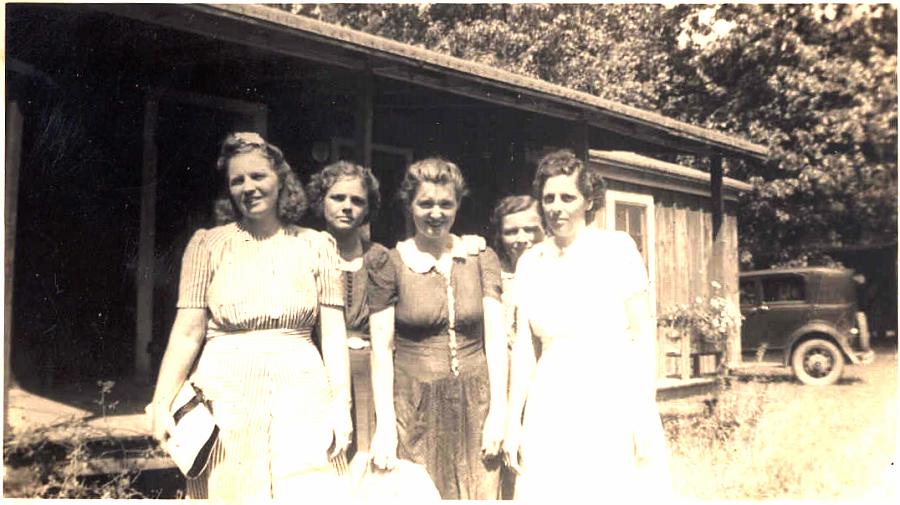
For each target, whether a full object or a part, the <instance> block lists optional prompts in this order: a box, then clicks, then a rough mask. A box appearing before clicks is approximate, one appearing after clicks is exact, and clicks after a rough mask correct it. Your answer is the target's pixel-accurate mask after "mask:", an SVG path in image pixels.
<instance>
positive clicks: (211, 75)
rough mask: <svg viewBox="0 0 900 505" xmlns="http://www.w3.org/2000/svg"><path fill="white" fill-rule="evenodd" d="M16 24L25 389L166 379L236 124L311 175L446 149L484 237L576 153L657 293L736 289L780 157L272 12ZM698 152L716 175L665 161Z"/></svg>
mask: <svg viewBox="0 0 900 505" xmlns="http://www.w3.org/2000/svg"><path fill="white" fill-rule="evenodd" d="M6 23H7V25H6V29H7V53H6V75H7V80H6V82H7V95H6V127H7V129H6V131H7V135H6V182H7V185H6V210H7V214H6V215H7V222H6V238H7V240H6V251H7V263H6V309H7V315H8V317H7V327H6V329H5V330H6V336H7V338H6V342H7V345H8V346H10V347H8V350H7V351H8V352H7V355H8V359H11V369H12V371H13V372H14V375H15V378H16V379H18V380H19V381H20V382H22V383H28V382H33V383H36V384H44V385H48V386H52V385H53V384H56V383H58V382H60V381H63V380H65V381H72V380H77V379H79V378H97V377H115V376H128V375H137V376H138V377H142V378H147V379H149V378H151V377H152V375H153V374H154V373H155V370H156V368H157V367H158V361H157V360H158V359H159V355H160V353H161V350H162V349H163V348H164V346H165V342H166V339H167V335H168V333H167V332H168V328H169V326H170V324H171V321H172V318H173V317H174V302H175V292H176V289H177V281H178V269H179V262H180V255H181V251H182V250H183V248H184V246H185V244H186V242H187V240H188V238H189V237H190V235H191V233H192V232H193V231H194V230H195V229H196V228H198V227H201V226H210V225H212V219H213V214H212V201H213V199H214V197H215V196H216V195H217V193H218V192H219V191H220V189H221V188H220V187H219V184H220V182H219V181H218V179H217V177H216V174H215V169H214V160H215V157H216V152H217V147H218V143H219V142H220V140H221V139H222V138H223V136H224V134H225V133H226V132H227V131H230V130H236V129H242V130H247V129H249V130H256V131H259V132H260V133H263V134H264V135H266V136H267V138H268V139H270V140H271V141H272V142H273V143H274V144H276V145H279V146H280V147H282V148H283V149H284V151H285V154H286V156H287V158H288V160H289V161H290V162H291V164H292V166H293V167H294V168H295V169H296V170H297V171H298V172H299V173H300V175H301V177H302V178H303V179H304V180H307V179H308V176H309V174H310V173H312V172H313V171H315V170H318V169H319V168H321V167H322V166H323V164H325V163H327V162H328V161H329V160H334V159H338V158H352V159H355V160H357V161H359V162H361V163H364V164H366V165H369V166H372V167H373V169H374V170H375V172H376V174H377V175H378V177H379V178H380V179H381V181H382V184H383V187H384V188H388V189H390V188H395V187H396V185H397V182H398V178H399V177H400V176H401V175H402V171H403V169H404V168H405V166H406V165H407V164H408V163H409V162H410V161H412V160H413V159H416V158H420V157H423V156H427V155H432V154H440V155H443V156H445V157H447V158H449V159H452V160H454V161H455V162H457V163H458V164H459V165H460V167H461V168H462V169H463V171H464V173H465V175H466V177H467V179H468V181H469V183H470V186H471V188H472V196H471V198H470V199H469V200H467V201H465V202H464V203H463V205H462V208H461V211H460V215H459V217H458V220H457V223H458V224H457V231H459V232H465V233H480V234H485V233H486V232H487V224H488V216H489V214H490V209H491V208H492V206H493V204H494V202H496V200H497V199H498V198H500V197H502V196H505V195H508V194H513V193H524V192H527V191H528V190H529V187H530V181H531V178H532V175H533V173H534V168H535V161H536V160H537V158H538V157H539V156H540V154H541V153H543V152H546V151H547V150H548V149H552V148H559V147H569V148H572V149H574V150H575V151H576V152H577V153H579V154H580V155H581V156H583V157H584V158H585V159H586V160H589V162H590V163H594V164H597V165H598V166H600V167H601V168H602V170H603V172H604V174H605V175H606V177H607V179H608V181H609V188H610V191H609V194H608V197H607V200H608V203H607V212H606V215H605V217H601V218H599V219H598V223H597V224H598V226H610V227H617V228H620V229H626V230H628V231H629V232H630V233H632V235H633V236H635V238H636V240H637V241H638V243H639V244H641V247H642V251H643V253H644V255H645V259H646V260H647V264H648V269H649V270H650V272H651V278H652V279H653V280H654V285H655V292H654V296H655V298H656V303H657V306H658V307H663V306H665V305H667V304H669V303H677V302H683V301H687V300H690V299H692V297H694V296H696V295H701V294H705V293H706V290H707V288H706V286H708V283H709V281H711V280H717V281H719V282H721V283H722V284H723V285H724V286H725V287H726V289H727V290H728V292H729V294H730V295H731V296H733V297H734V298H735V300H736V297H737V267H738V261H737V225H736V220H737V215H736V213H737V208H736V198H737V194H738V193H739V192H740V191H744V190H747V189H748V188H749V187H748V186H747V185H746V184H744V183H741V182H738V181H734V180H730V179H728V178H725V177H723V165H724V164H725V163H727V160H728V159H744V160H750V161H759V160H763V159H765V156H766V150H765V148H763V147H761V146H759V145H755V144H752V143H750V142H747V141H744V140H741V139H738V138H735V137H734V136H730V135H726V134H723V133H720V132H716V131H711V130H708V129H704V128H700V127H696V126H693V125H689V124H685V123H682V122H678V121H675V120H672V119H669V118H666V117H663V116H661V115H658V114H654V113H651V112H647V111H643V110H638V109H635V108H632V107H628V106H625V105H622V104H619V103H615V102H611V101H608V100H604V99H601V98H598V97H595V96H592V95H588V94H585V93H581V92H577V91H573V90H571V89H567V88H563V87H560V86H555V85H552V84H549V83H547V82H543V81H539V80H535V79H532V78H528V77H524V76H521V75H516V74H512V73H509V72H504V71H500V70H497V69H494V68H490V67H487V66H485V65H480V64H477V63H473V62H470V61H464V60H461V59H457V58H453V57H450V56H445V55H441V54H438V53H435V52H431V51H428V50H424V49H421V48H417V47H412V46H409V45H405V44H401V43H397V42H394V41H390V40H386V39H383V38H380V37H375V36H371V35H368V34H364V33H361V32H357V31H354V30H350V29H346V28H342V27H338V26H334V25H329V24H326V23H322V22H318V21H315V20H311V19H307V18H303V17H299V16H294V15H291V14H289V13H287V12H283V11H280V10H277V9H274V8H270V7H265V6H259V5H198V4H190V5H188V4H185V5H158V4H127V5H126V4H122V5H114V4H95V5H38V4H32V5H28V4H10V5H7V6H6ZM679 154H680V155H690V156H694V157H697V158H698V159H702V160H704V163H705V164H706V166H708V172H707V171H699V170H694V169H690V168H686V167H683V166H679V165H674V164H671V163H665V162H662V161H659V159H660V158H665V157H668V159H673V158H672V156H674V155H679ZM384 196H385V199H386V200H387V201H388V204H387V205H386V206H385V209H384V212H383V213H382V215H381V217H380V218H379V219H378V220H377V221H376V222H374V223H373V238H375V239H376V240H379V241H382V242H383V243H385V244H386V245H392V244H393V243H394V241H396V240H397V239H398V238H400V234H401V229H402V226H401V224H402V217H401V213H400V209H398V208H397V206H396V204H394V203H392V199H391V197H392V195H391V194H385V195H384ZM734 347H735V348H737V349H739V348H740V346H739V345H736V346H734ZM10 356H11V357H10ZM737 359H739V356H738V357H737ZM8 363H9V362H8ZM6 368H7V370H9V369H10V367H9V366H7V367H6Z"/></svg>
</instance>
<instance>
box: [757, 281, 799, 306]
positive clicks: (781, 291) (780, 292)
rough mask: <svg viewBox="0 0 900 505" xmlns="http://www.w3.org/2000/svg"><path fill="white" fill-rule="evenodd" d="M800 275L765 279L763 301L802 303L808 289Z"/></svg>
mask: <svg viewBox="0 0 900 505" xmlns="http://www.w3.org/2000/svg"><path fill="white" fill-rule="evenodd" d="M805 286H806V285H805V283H804V281H803V277H802V276H800V275H790V276H783V277H782V276H779V277H771V278H768V279H763V300H764V301H766V302H802V301H804V300H806V289H805Z"/></svg>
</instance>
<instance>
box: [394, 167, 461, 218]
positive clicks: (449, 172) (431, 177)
mask: <svg viewBox="0 0 900 505" xmlns="http://www.w3.org/2000/svg"><path fill="white" fill-rule="evenodd" d="M423 182H430V183H432V184H442V185H443V184H452V185H453V194H454V195H455V196H456V203H459V202H460V201H461V200H462V199H463V197H464V196H466V195H468V194H469V190H468V188H467V187H466V179H465V178H464V177H463V175H462V171H460V169H459V167H458V166H456V163H453V162H452V161H447V160H445V159H443V158H426V159H424V160H419V161H417V162H415V163H413V164H412V165H410V166H409V168H407V169H406V174H404V176H403V181H402V182H401V183H400V189H398V190H397V199H398V200H399V201H400V202H402V203H403V206H404V207H405V208H409V205H410V204H411V203H412V200H413V198H415V197H416V192H417V191H418V190H419V186H421V185H422V183H423Z"/></svg>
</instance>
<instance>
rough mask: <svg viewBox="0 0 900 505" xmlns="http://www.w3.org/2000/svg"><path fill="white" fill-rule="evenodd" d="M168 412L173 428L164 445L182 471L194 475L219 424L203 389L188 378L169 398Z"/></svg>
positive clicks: (206, 459)
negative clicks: (169, 410) (170, 406)
mask: <svg viewBox="0 0 900 505" xmlns="http://www.w3.org/2000/svg"><path fill="white" fill-rule="evenodd" d="M171 414H172V418H173V420H174V421H175V428H173V429H172V430H171V432H170V433H169V438H168V440H166V443H165V444H164V447H165V449H166V451H167V452H168V453H169V456H170V457H171V458H172V461H174V462H175V465H177V466H178V469H179V470H181V473H183V474H184V475H185V477H187V478H189V479H194V478H196V477H197V476H199V475H200V474H202V473H203V471H204V470H205V469H206V466H207V464H208V463H209V456H210V453H211V452H212V448H213V444H214V443H215V441H216V436H217V435H218V434H219V427H218V426H216V421H215V419H213V416H212V412H210V410H209V406H207V404H206V399H205V398H204V397H203V392H202V391H200V389H199V388H197V387H196V386H194V385H193V384H191V382H190V381H185V383H184V386H182V387H181V390H180V391H179V392H178V394H177V395H176V396H175V400H173V401H172V408H171Z"/></svg>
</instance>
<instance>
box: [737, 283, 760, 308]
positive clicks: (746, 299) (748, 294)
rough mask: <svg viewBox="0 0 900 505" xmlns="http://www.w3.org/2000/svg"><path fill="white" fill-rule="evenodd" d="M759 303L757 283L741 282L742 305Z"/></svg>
mask: <svg viewBox="0 0 900 505" xmlns="http://www.w3.org/2000/svg"><path fill="white" fill-rule="evenodd" d="M757 303H759V300H758V297H757V296H756V282H754V281H752V280H745V281H741V305H756V304H757Z"/></svg>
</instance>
